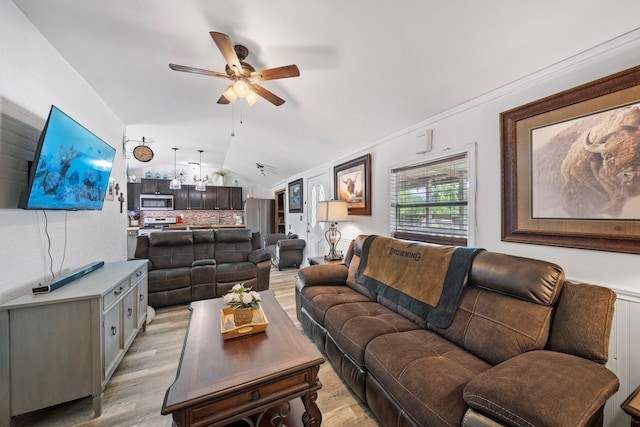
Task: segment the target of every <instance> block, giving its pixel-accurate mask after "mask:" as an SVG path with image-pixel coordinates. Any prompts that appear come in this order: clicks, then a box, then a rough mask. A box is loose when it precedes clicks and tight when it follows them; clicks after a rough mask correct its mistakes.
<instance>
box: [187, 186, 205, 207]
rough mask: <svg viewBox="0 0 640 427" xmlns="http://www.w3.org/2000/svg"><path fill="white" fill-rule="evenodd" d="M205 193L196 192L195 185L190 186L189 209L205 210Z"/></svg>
mask: <svg viewBox="0 0 640 427" xmlns="http://www.w3.org/2000/svg"><path fill="white" fill-rule="evenodd" d="M203 194H205V191H198V190H196V186H195V185H190V186H189V209H204V196H203Z"/></svg>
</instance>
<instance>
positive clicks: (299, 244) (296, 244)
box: [276, 239, 307, 251]
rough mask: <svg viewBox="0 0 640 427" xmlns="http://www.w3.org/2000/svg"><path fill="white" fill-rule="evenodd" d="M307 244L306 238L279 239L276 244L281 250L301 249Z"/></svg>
mask: <svg viewBox="0 0 640 427" xmlns="http://www.w3.org/2000/svg"><path fill="white" fill-rule="evenodd" d="M306 245H307V242H305V240H304V239H287V240H278V242H277V243H276V246H277V247H278V248H279V250H280V251H299V250H301V249H304V248H305V246H306Z"/></svg>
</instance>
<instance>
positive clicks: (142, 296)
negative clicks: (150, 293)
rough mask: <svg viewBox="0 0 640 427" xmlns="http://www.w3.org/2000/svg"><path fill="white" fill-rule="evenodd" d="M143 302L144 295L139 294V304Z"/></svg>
mask: <svg viewBox="0 0 640 427" xmlns="http://www.w3.org/2000/svg"><path fill="white" fill-rule="evenodd" d="M142 301H144V294H140V302H142Z"/></svg>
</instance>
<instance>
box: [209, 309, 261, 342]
mask: <svg viewBox="0 0 640 427" xmlns="http://www.w3.org/2000/svg"><path fill="white" fill-rule="evenodd" d="M221 312H222V313H221V316H220V332H221V333H222V337H223V338H224V339H225V340H228V339H231V338H237V337H243V336H245V335H251V334H257V333H259V332H263V331H264V330H265V329H267V326H269V321H268V320H267V316H266V315H265V314H264V311H262V307H258V308H254V309H253V321H252V322H251V323H247V324H245V325H241V326H235V324H234V323H233V307H224V308H222V309H221Z"/></svg>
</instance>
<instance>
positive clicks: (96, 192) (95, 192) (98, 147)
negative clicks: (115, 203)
mask: <svg viewBox="0 0 640 427" xmlns="http://www.w3.org/2000/svg"><path fill="white" fill-rule="evenodd" d="M115 153H116V150H115V149H114V148H113V147H111V146H110V145H108V144H107V143H106V142H104V141H103V140H101V139H100V138H98V137H97V136H95V135H94V134H93V133H91V132H89V131H88V130H87V129H86V128H84V127H83V126H82V125H80V124H79V123H78V122H76V121H75V120H73V119H72V118H71V117H69V116H67V115H66V114H65V113H63V112H62V111H61V110H60V109H58V108H57V107H56V106H54V105H52V106H51V110H50V111H49V117H48V118H47V122H46V123H45V125H44V129H43V130H42V133H41V134H40V139H39V140H38V145H37V147H36V153H35V158H34V162H33V164H32V166H31V169H30V171H29V183H28V188H27V191H26V192H25V193H23V194H22V195H21V197H20V202H19V205H18V207H19V208H22V209H63V210H101V209H102V204H103V201H104V196H105V192H106V190H107V185H108V184H109V175H110V174H111V168H112V166H113V158H114V156H115Z"/></svg>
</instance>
